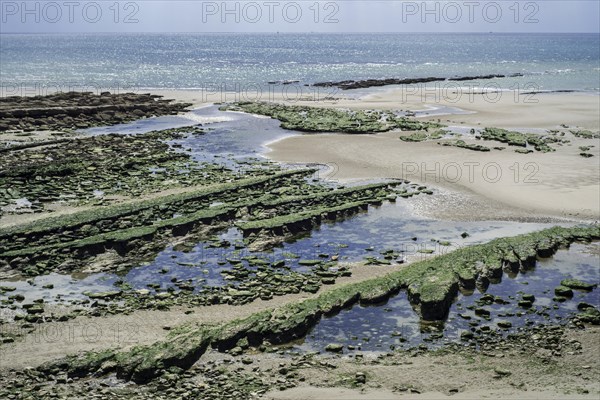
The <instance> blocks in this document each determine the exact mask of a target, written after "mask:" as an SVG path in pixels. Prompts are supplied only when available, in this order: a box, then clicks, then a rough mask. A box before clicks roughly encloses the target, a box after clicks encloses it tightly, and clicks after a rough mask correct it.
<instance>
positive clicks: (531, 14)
mask: <svg viewBox="0 0 600 400" xmlns="http://www.w3.org/2000/svg"><path fill="white" fill-rule="evenodd" d="M0 32H2V33H8V32H19V33H23V32H600V1H599V0H538V1H516V0H496V1H470V0H465V1H400V0H397V1H396V0H388V1H378V0H371V1H368V0H341V1H314V0H308V1H306V0H304V1H303V0H296V1H286V0H283V1H280V0H277V1H275V0H273V1H271V0H265V1H200V0H187V1H182V0H170V1H163V0H138V1H115V0H96V1H73V0H58V1H25V2H23V1H20V0H19V1H6V0H0Z"/></svg>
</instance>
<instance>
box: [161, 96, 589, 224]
mask: <svg viewBox="0 0 600 400" xmlns="http://www.w3.org/2000/svg"><path fill="white" fill-rule="evenodd" d="M349 92H352V91H349ZM505 93H510V92H505ZM153 94H160V95H163V96H165V97H166V98H174V99H175V100H177V101H184V102H191V103H193V104H194V107H198V106H202V105H206V104H207V103H206V102H201V103H197V102H198V101H199V99H198V96H197V93H195V92H186V91H159V92H154V93H153ZM350 94H351V93H350ZM221 95H222V94H221ZM226 96H227V95H226ZM435 96H439V97H438V98H437V100H438V102H435V103H433V104H431V103H428V102H426V101H425V102H423V101H422V100H423V99H422V98H421V96H419V95H414V94H413V95H407V94H406V93H404V92H402V91H398V90H397V89H396V88H391V87H390V88H389V89H386V90H384V91H377V92H376V93H371V94H366V95H363V96H362V97H358V98H352V97H345V96H344V97H342V98H339V99H337V100H335V101H318V99H316V101H315V100H305V101H298V102H294V103H292V104H294V105H303V106H313V107H323V108H350V109H404V110H407V109H409V110H427V109H430V107H431V106H434V107H442V109H444V108H446V109H447V108H448V107H451V108H455V109H460V110H464V111H465V112H468V114H467V113H461V114H445V113H444V114H442V113H440V114H436V115H433V116H420V117H418V119H421V120H424V121H432V122H435V121H438V120H439V121H441V122H442V123H444V124H447V125H450V126H455V127H456V126H457V127H464V128H466V129H468V128H471V127H478V126H479V127H482V126H494V127H500V128H508V129H510V128H512V129H516V128H519V129H523V130H526V129H528V128H530V129H532V128H535V129H537V130H539V129H540V128H542V129H555V128H557V127H560V125H561V124H565V125H568V126H574V125H575V126H578V127H581V128H585V129H592V130H597V129H599V128H600V120H599V119H598V117H597V115H596V114H595V112H596V110H597V109H600V96H597V95H590V94H581V93H548V94H543V95H540V98H539V99H537V100H539V101H538V102H537V103H521V102H517V103H515V102H513V100H514V92H513V93H512V94H511V96H504V97H503V98H501V99H500V100H499V101H498V102H495V103H490V102H486V101H484V98H483V96H482V95H477V96H475V97H473V101H471V99H466V98H463V99H461V101H459V102H449V101H448V99H445V100H444V97H443V94H441V93H438V94H435ZM230 97H231V95H230ZM204 100H205V101H208V100H212V101H213V102H216V101H215V100H217V99H204ZM275 100H276V101H277V102H282V103H284V104H290V103H289V102H286V101H285V99H283V98H282V97H278V98H275ZM425 100H427V99H425ZM438 109H439V108H438ZM503 121H504V122H503ZM398 136H400V132H397V131H391V132H385V133H379V134H364V135H362V134H352V135H349V134H327V133H325V134H302V133H301V134H297V135H291V136H289V137H284V138H280V139H278V140H275V141H271V142H267V143H263V146H264V147H267V148H269V149H270V150H269V151H266V152H264V153H262V154H261V155H262V156H264V157H267V158H268V159H271V160H272V161H276V162H281V163H284V164H285V163H290V164H298V163H316V164H321V165H329V166H330V167H329V169H330V170H332V173H333V174H334V175H335V177H334V176H332V175H331V173H326V174H325V175H324V177H325V179H335V180H338V181H341V182H350V181H357V180H370V179H386V178H399V179H409V180H411V181H415V182H418V183H421V184H427V185H429V186H434V187H438V188H442V189H445V190H450V191H452V192H455V193H457V194H460V195H462V196H463V198H462V199H458V200H457V202H454V203H453V204H446V205H440V207H442V208H443V209H442V210H438V211H437V212H436V213H435V214H431V213H430V215H436V216H438V217H439V216H441V215H449V216H452V215H453V214H454V208H456V206H457V204H460V203H461V202H463V201H466V202H472V203H474V204H478V206H477V207H476V209H475V210H474V214H475V215H478V216H484V215H485V216H487V217H488V218H489V217H490V215H489V212H490V211H494V210H498V208H497V207H486V206H485V204H486V203H491V204H494V205H495V206H500V207H502V209H507V210H510V211H511V214H513V215H514V216H516V218H519V217H520V218H530V217H531V215H532V213H533V214H534V215H537V216H539V217H545V216H550V217H557V218H567V219H569V218H574V219H576V220H581V219H583V220H587V221H590V220H597V219H599V218H600V195H599V194H598V191H597V187H598V185H599V184H600V179H598V178H597V163H596V162H595V161H593V160H594V158H592V159H583V158H581V157H578V156H577V155H576V154H575V153H576V148H577V146H580V145H584V144H590V143H596V142H597V141H590V140H583V139H576V140H573V144H572V145H571V146H570V148H568V151H567V153H568V155H566V154H565V150H566V149H567V147H563V148H560V149H559V150H558V151H556V152H554V153H548V154H529V155H526V156H523V155H520V154H515V153H512V150H511V149H508V150H505V151H504V152H500V153H496V154H495V155H494V157H493V158H491V159H490V154H489V153H479V152H473V151H469V150H463V149H457V148H448V147H441V146H438V145H436V144H435V143H434V142H422V143H404V142H402V141H400V140H397V137H398ZM484 144H485V143H484ZM573 150H575V151H573ZM507 152H510V153H507ZM591 152H592V153H593V155H594V157H600V152H599V148H598V146H596V147H595V148H593V149H592V151H591ZM595 159H596V160H597V158H595ZM399 160H400V161H399ZM457 162H458V163H459V167H460V171H459V172H460V174H461V175H463V176H461V179H460V180H459V181H455V180H454V179H448V178H452V177H450V176H444V175H445V174H444V173H443V172H444V170H443V169H444V166H446V167H447V168H448V171H447V172H448V174H450V171H449V168H451V167H450V165H452V166H454V165H453V163H457ZM465 162H466V163H475V164H476V166H478V167H479V166H481V167H480V168H485V167H486V166H487V167H488V168H490V170H489V172H490V173H491V169H493V168H494V167H495V164H498V165H500V171H501V173H502V175H503V179H502V180H501V181H499V182H493V180H494V179H490V180H489V182H488V179H486V176H483V174H484V172H483V171H482V170H479V171H477V173H478V174H479V175H478V179H477V180H476V181H475V182H469V180H468V179H465V178H466V175H467V174H468V173H469V172H471V171H469V168H470V167H469V165H460V163H465ZM423 163H425V165H423ZM515 163H517V164H515ZM332 164H333V165H335V166H336V167H334V168H332V167H331V165H332ZM415 164H417V165H416V167H417V170H416V171H413V173H411V174H407V172H408V171H407V170H406V168H409V167H410V168H412V169H414V166H415ZM515 165H516V166H517V169H518V171H516V170H515ZM422 166H423V167H424V168H421V167H422ZM511 168H512V169H511ZM412 169H411V170H412ZM433 170H435V172H433V173H429V172H428V171H433ZM534 172H535V174H534V178H535V179H533V181H535V180H536V179H537V180H538V181H540V182H538V183H535V182H533V184H531V183H529V182H524V181H525V180H527V177H528V176H531V174H532V173H534ZM453 173H454V172H453ZM448 174H446V175H448ZM421 175H423V176H421ZM511 175H512V178H514V179H513V181H511V179H510V177H511ZM422 178H424V179H422ZM571 184H575V185H576V188H575V189H573V188H572V185H571ZM552 198H555V199H554V200H553V199H552ZM582 210H583V212H582ZM496 214H497V213H496ZM500 214H502V213H500Z"/></svg>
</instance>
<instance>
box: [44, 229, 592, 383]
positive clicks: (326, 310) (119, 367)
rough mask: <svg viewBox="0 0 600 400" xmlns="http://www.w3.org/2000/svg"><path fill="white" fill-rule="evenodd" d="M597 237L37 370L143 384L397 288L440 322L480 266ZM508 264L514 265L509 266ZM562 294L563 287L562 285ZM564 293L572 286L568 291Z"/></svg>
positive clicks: (412, 270)
mask: <svg viewBox="0 0 600 400" xmlns="http://www.w3.org/2000/svg"><path fill="white" fill-rule="evenodd" d="M598 239H600V227H598V226H594V225H588V226H577V227H572V228H563V227H554V228H550V229H546V230H543V231H539V232H534V233H530V234H526V235H520V236H516V237H511V238H501V239H496V240H493V241H491V242H489V243H486V244H480V245H474V246H470V247H465V248H462V249H458V250H456V251H454V252H452V253H449V254H446V255H442V256H438V257H436V258H433V259H428V260H425V261H421V262H417V263H414V264H411V265H409V266H407V267H406V268H404V269H402V270H399V271H395V272H392V273H390V274H388V275H385V276H383V277H379V278H374V279H370V280H367V281H363V282H359V283H352V284H347V285H344V286H340V287H337V288H334V289H332V290H330V291H328V292H326V293H323V294H321V295H319V296H318V297H316V298H311V299H307V300H304V301H301V302H298V303H291V304H288V305H286V306H283V307H280V308H277V309H274V310H266V311H262V312H260V313H256V314H253V315H251V316H250V317H248V318H244V319H240V320H236V321H232V322H229V323H226V324H223V325H220V326H209V327H207V326H203V325H186V326H182V327H179V328H177V329H175V330H174V331H173V332H171V334H170V335H169V337H168V338H167V340H164V341H161V342H158V343H155V344H153V345H149V346H139V347H137V348H134V349H133V350H130V351H125V352H118V351H116V350H107V351H104V352H99V353H98V352H90V353H86V354H84V355H79V356H71V357H66V358H65V359H62V360H59V361H54V362H51V363H47V364H44V365H42V366H41V367H39V370H41V371H43V372H46V373H50V372H56V371H66V372H67V373H69V375H71V376H85V375H87V374H90V373H107V372H111V371H116V372H117V374H118V376H120V377H122V378H125V379H132V380H134V381H136V382H139V383H142V382H147V381H148V380H149V379H152V378H153V377H155V376H157V375H159V374H160V373H161V372H162V371H164V370H165V369H167V368H169V367H171V366H177V367H179V368H184V369H186V368H189V367H190V366H191V365H193V364H194V363H195V362H196V361H197V360H198V359H199V358H200V357H201V355H202V354H203V353H204V351H206V349H207V348H208V346H209V345H210V346H212V347H214V348H217V349H219V350H220V351H226V350H228V349H232V348H234V347H235V346H237V344H238V343H239V342H240V341H243V340H247V341H248V343H249V345H253V346H257V345H260V344H262V343H263V341H265V340H266V341H268V342H270V343H271V344H279V343H286V342H289V341H291V340H295V339H298V338H301V337H302V336H304V335H305V334H306V333H307V332H308V331H309V330H310V328H311V327H312V326H314V325H315V324H316V323H317V322H318V321H319V319H320V318H321V317H322V316H324V315H331V314H334V313H336V312H338V311H340V310H341V309H343V308H346V307H349V306H351V305H353V304H355V303H357V302H366V303H373V302H380V301H383V300H385V299H387V298H388V297H390V296H392V295H393V294H394V293H395V292H397V291H398V290H401V289H407V290H408V292H409V298H410V300H411V302H412V303H413V306H414V307H415V309H416V310H417V311H418V312H419V313H420V314H421V317H422V318H423V319H426V320H427V319H440V318H443V317H444V316H445V315H446V314H447V312H448V309H449V307H450V303H451V302H452V301H453V299H454V297H455V296H456V294H457V290H458V287H459V285H461V282H462V281H463V280H475V279H476V278H477V276H484V275H485V273H486V265H487V264H488V263H491V264H492V268H495V267H496V266H497V265H498V264H502V263H503V260H504V259H506V258H507V257H509V256H510V258H512V259H516V262H518V263H522V262H525V263H527V262H529V261H528V260H529V258H530V256H531V254H532V252H535V253H536V254H540V253H541V254H545V255H547V254H548V253H552V252H555V251H556V250H557V249H558V248H559V247H560V246H567V245H569V244H570V243H572V242H575V241H586V242H589V241H592V240H598ZM513 262H514V261H513ZM565 289H568V288H565ZM569 290H570V289H569ZM583 309H584V310H583V311H584V312H583V313H582V314H583V315H582V318H583V319H584V320H585V318H588V320H589V321H592V322H594V321H597V320H599V318H598V315H600V314H599V313H598V311H597V309H595V308H594V307H593V306H591V307H588V306H585V307H583Z"/></svg>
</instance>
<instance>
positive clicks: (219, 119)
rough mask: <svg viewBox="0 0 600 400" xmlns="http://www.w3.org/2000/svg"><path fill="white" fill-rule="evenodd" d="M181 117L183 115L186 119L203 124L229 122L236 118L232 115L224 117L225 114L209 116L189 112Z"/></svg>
mask: <svg viewBox="0 0 600 400" xmlns="http://www.w3.org/2000/svg"><path fill="white" fill-rule="evenodd" d="M181 117H183V118H185V119H189V120H191V121H194V122H196V123H199V124H202V125H208V124H216V123H217V122H228V121H234V120H235V119H234V118H232V117H224V116H218V117H217V116H214V117H209V116H203V115H197V114H194V113H187V114H184V115H181Z"/></svg>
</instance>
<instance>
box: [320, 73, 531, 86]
mask: <svg viewBox="0 0 600 400" xmlns="http://www.w3.org/2000/svg"><path fill="white" fill-rule="evenodd" d="M519 76H523V74H520V73H515V74H509V75H503V74H490V75H474V76H457V77H451V78H440V77H433V76H432V77H427V78H405V79H398V78H385V79H365V80H359V81H354V80H345V81H338V82H317V83H315V84H313V86H316V87H338V88H340V89H342V90H350V89H365V88H370V87H379V86H388V85H414V84H419V83H431V82H444V81H474V80H488V79H497V78H514V77H519Z"/></svg>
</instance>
